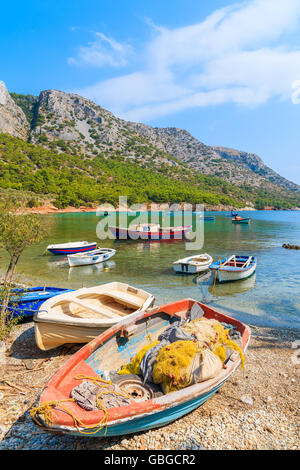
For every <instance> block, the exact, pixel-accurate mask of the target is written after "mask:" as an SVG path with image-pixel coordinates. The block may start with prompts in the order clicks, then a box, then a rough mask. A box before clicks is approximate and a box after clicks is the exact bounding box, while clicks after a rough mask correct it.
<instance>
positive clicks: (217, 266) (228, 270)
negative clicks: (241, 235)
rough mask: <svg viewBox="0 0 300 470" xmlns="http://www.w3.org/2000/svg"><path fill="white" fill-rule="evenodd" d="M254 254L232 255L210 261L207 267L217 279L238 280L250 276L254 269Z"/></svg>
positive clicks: (221, 280) (223, 280) (255, 261)
mask: <svg viewBox="0 0 300 470" xmlns="http://www.w3.org/2000/svg"><path fill="white" fill-rule="evenodd" d="M256 264H257V260H256V257H255V256H240V255H232V256H230V257H228V258H224V259H222V260H220V261H216V262H215V263H212V264H211V265H210V267H209V269H210V270H211V271H214V273H215V276H216V279H217V281H219V282H228V281H239V280H241V279H246V278H247V277H250V276H251V275H252V274H253V273H254V272H255V270H256Z"/></svg>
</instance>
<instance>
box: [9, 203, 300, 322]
mask: <svg viewBox="0 0 300 470" xmlns="http://www.w3.org/2000/svg"><path fill="white" fill-rule="evenodd" d="M209 214H213V215H215V216H216V218H215V221H214V222H210V221H207V222H204V235H205V237H204V240H205V243H204V247H203V249H202V250H201V251H202V252H207V253H209V254H210V255H211V256H213V258H214V259H219V257H224V256H227V255H231V254H234V253H235V254H249V255H255V256H257V260H258V264H257V270H256V273H255V274H254V275H253V276H252V277H250V278H249V279H246V280H243V281H237V282H232V283H227V284H217V285H214V283H213V278H212V277H210V276H209V275H205V276H204V277H200V276H193V275H181V274H175V273H174V271H173V269H172V263H173V261H176V260H177V259H178V258H184V257H186V256H189V255H194V254H196V253H197V252H195V251H186V249H185V242H184V241H176V242H162V243H161V242H142V241H131V240H130V241H112V240H104V241H101V240H98V244H99V245H100V246H106V247H114V248H115V249H116V250H117V253H116V255H115V256H114V257H113V258H112V259H111V260H110V261H108V262H107V263H106V264H104V265H103V264H98V265H94V266H85V267H76V268H69V267H68V264H67V259H66V258H64V257H60V256H53V255H49V254H45V249H46V246H47V245H48V244H49V243H63V242H68V241H76V240H88V241H97V237H96V225H97V223H98V221H99V218H98V217H97V216H96V214H94V213H78V214H57V215H48V216H44V217H45V221H46V220H47V221H48V222H49V236H48V238H47V239H46V240H45V241H44V242H43V243H41V244H40V245H37V246H34V247H32V248H30V249H28V250H26V251H25V252H24V254H23V256H22V258H21V260H20V264H19V268H18V271H19V273H20V275H21V276H22V277H23V279H30V280H31V283H32V284H33V285H43V284H47V285H52V286H59V287H69V288H73V289H77V288H80V287H82V286H93V285H97V284H102V283H106V282H111V281H122V282H126V283H129V284H131V285H133V286H137V287H141V288H143V289H145V290H147V291H149V292H151V293H152V294H154V295H155V298H156V305H158V304H161V303H165V302H170V301H174V300H178V299H181V298H184V297H192V298H194V299H198V300H200V301H202V302H204V303H207V304H210V305H213V306H215V307H217V308H218V309H219V310H220V311H223V312H225V313H229V314H231V315H232V316H234V317H236V318H238V319H240V320H242V321H245V322H249V323H252V324H256V325H266V326H285V327H297V328H300V251H296V250H286V249H284V248H282V247H281V245H282V243H284V242H290V243H296V244H300V212H297V211H276V212H272V211H259V212H257V211H253V212H243V216H250V217H251V218H252V223H251V224H250V225H249V226H248V225H245V226H243V225H234V224H232V222H231V219H230V218H228V217H226V214H228V213H225V212H224V213H222V212H216V213H209ZM194 217H197V216H194ZM194 222H195V218H194ZM6 263H7V256H6V254H5V252H4V251H3V250H2V251H1V252H0V269H1V270H2V271H3V270H4V268H5V266H6Z"/></svg>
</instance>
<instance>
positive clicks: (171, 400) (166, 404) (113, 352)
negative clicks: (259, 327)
mask: <svg viewBox="0 0 300 470" xmlns="http://www.w3.org/2000/svg"><path fill="white" fill-rule="evenodd" d="M195 309H196V310H197V309H200V310H201V315H202V316H201V318H203V319H204V320H205V321H208V320H210V319H211V320H213V321H215V320H217V322H220V323H221V325H224V328H225V327H226V331H231V330H232V331H233V333H229V334H230V335H231V334H232V335H233V336H232V337H233V338H235V336H234V335H237V336H238V338H239V339H238V341H239V348H240V353H239V352H238V351H236V350H235V351H233V352H232V353H230V354H229V356H228V358H226V361H225V362H224V365H223V367H222V368H221V369H220V370H219V371H218V372H217V375H215V376H213V377H212V378H208V380H205V381H202V382H200V383H194V384H193V385H188V386H186V387H185V388H181V389H178V390H176V391H171V392H169V393H164V392H163V393H161V392H160V393H159V392H156V391H155V390H153V389H150V388H149V387H147V384H146V385H145V384H144V383H143V381H142V380H141V381H140V382H137V381H136V380H135V381H134V380H133V383H131V382H130V380H129V379H130V377H132V376H129V379H127V381H126V377H128V376H126V375H124V376H122V375H121V376H119V377H121V379H122V377H123V381H124V382H123V383H122V384H121V383H119V385H120V386H122V388H123V392H124V391H126V394H127V398H128V395H129V400H128V402H127V403H125V404H124V403H122V404H121V405H117V406H113V407H109V408H107V409H105V408H104V407H99V406H98V403H97V408H96V409H94V410H87V409H84V408H83V407H81V406H79V405H78V403H77V402H76V401H74V400H72V399H71V398H70V397H71V396H72V395H71V394H72V391H73V389H74V388H76V387H77V386H78V384H80V385H82V383H83V382H84V381H85V380H88V381H90V383H91V384H96V383H97V384H101V383H102V386H103V387H104V386H105V380H103V378H104V377H105V373H107V372H108V371H112V370H117V369H118V368H120V367H122V366H123V365H124V364H127V363H128V362H130V360H131V359H132V358H133V356H134V355H135V354H137V353H138V352H139V351H140V350H141V348H143V347H145V346H147V345H148V344H149V338H151V339H150V341H151V342H152V341H156V340H157V339H158V338H159V336H160V334H161V333H162V332H164V331H165V330H166V329H167V328H169V327H170V326H173V325H174V322H175V323H176V322H177V323H178V320H180V319H183V320H185V321H186V320H189V318H191V315H192V312H193V311H195ZM192 328H193V326H192ZM228 337H229V336H228ZM249 340H250V329H249V327H247V326H246V325H244V324H243V323H241V322H240V321H238V320H236V319H234V318H231V317H229V316H227V315H225V314H222V313H220V312H218V311H216V310H215V309H213V308H211V307H208V306H207V305H204V304H202V303H199V302H197V301H195V300H193V299H183V300H180V301H177V302H173V303H170V304H166V305H163V306H161V307H156V308H154V309H151V310H148V311H144V312H138V313H136V314H134V315H133V316H130V317H128V318H127V319H124V320H122V321H121V322H119V323H118V324H117V325H114V326H113V327H111V328H110V329H108V330H106V331H105V332H104V333H102V334H101V335H100V336H98V337H97V338H95V339H94V340H93V341H91V342H90V343H88V344H87V345H86V346H84V347H83V348H82V349H80V351H78V352H77V353H75V354H74V355H73V356H72V357H71V358H70V359H69V360H68V361H67V362H66V363H65V364H64V365H63V366H62V367H61V369H59V370H58V372H57V373H56V374H55V375H54V376H53V377H52V378H51V379H50V381H49V382H48V383H47V384H46V386H45V387H44V389H43V390H42V393H41V396H40V399H39V405H38V407H36V408H34V409H32V410H31V416H32V418H33V420H34V422H35V424H37V425H38V426H40V427H42V428H43V429H44V430H48V431H54V432H62V433H67V434H77V435H92V436H93V437H100V436H105V435H106V436H116V435H121V434H130V433H134V432H138V431H144V430H147V429H151V428H157V427H160V426H163V425H166V424H168V423H170V422H172V421H174V420H175V419H178V418H180V417H181V416H183V415H185V414H187V413H189V412H190V411H192V410H194V409H195V408H198V407H199V406H200V405H202V404H203V403H204V402H205V401H206V400H207V399H208V398H209V397H210V396H211V395H213V394H214V393H215V392H216V391H217V390H218V389H219V388H220V387H222V386H223V385H224V383H225V382H226V380H227V379H228V378H229V377H230V376H231V375H232V374H233V373H234V371H235V370H236V369H237V368H238V367H239V365H240V364H241V353H244V352H245V351H246V349H247V346H248V344H249ZM214 342H216V341H214ZM225 364H226V365H225ZM133 377H135V376H133ZM137 377H138V376H137ZM131 380H132V379H131ZM101 381H102V382H101ZM109 383H110V384H111V383H112V382H106V384H109ZM106 386H107V385H106ZM104 393H109V392H104ZM119 395H120V393H119ZM123 396H124V393H123Z"/></svg>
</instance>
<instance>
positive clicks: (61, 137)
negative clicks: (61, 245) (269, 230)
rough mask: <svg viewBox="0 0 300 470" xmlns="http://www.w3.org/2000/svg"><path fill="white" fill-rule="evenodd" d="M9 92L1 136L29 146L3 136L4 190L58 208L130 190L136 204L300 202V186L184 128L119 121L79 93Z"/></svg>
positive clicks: (1, 116)
mask: <svg viewBox="0 0 300 470" xmlns="http://www.w3.org/2000/svg"><path fill="white" fill-rule="evenodd" d="M1 83H2V82H1ZM5 90H6V88H5V86H4V84H2V95H3V96H5V100H4V101H5V103H6V104H5V105H3V106H2V107H1V106H0V132H1V131H3V132H4V133H6V134H10V135H13V136H17V137H20V138H21V139H24V140H27V142H28V143H27V144H26V143H25V142H23V143H22V141H19V140H13V141H12V140H6V139H8V137H6V136H5V135H2V136H1V148H0V151H1V154H0V159H1V158H2V163H1V171H2V172H4V173H2V178H1V181H0V186H1V187H13V188H16V186H18V185H19V187H20V189H26V190H29V191H34V192H36V193H38V192H41V193H44V192H47V191H49V192H51V193H53V194H55V195H56V196H55V197H56V200H57V203H58V204H61V205H64V204H67V201H69V202H70V200H71V199H72V197H73V199H74V201H73V202H74V203H76V204H79V203H85V202H92V201H98V200H101V201H103V202H104V198H107V199H106V202H109V200H108V199H109V198H110V199H114V200H115V196H116V195H117V194H126V190H127V192H129V193H130V194H131V198H132V200H135V201H136V200H137V199H139V202H145V201H152V200H153V201H156V200H159V201H161V202H172V201H175V202H181V201H186V202H194V203H196V202H198V203H201V202H205V203H206V204H208V205H213V206H218V205H224V204H225V205H229V206H230V205H232V206H237V207H241V206H243V205H244V206H245V205H247V206H253V207H256V208H262V207H264V206H271V207H275V208H292V207H296V206H299V205H300V187H299V186H297V185H296V184H294V183H292V182H290V181H287V180H285V179H284V178H282V177H281V176H279V175H277V174H276V173H275V172H273V171H272V170H271V169H270V168H268V167H266V166H265V165H264V164H263V162H262V161H261V159H260V158H259V157H258V156H256V155H252V154H248V153H246V152H238V151H236V150H232V149H224V148H222V147H210V146H207V145H205V144H203V143H201V142H199V141H198V140H197V139H195V138H194V137H193V136H192V135H191V134H189V133H188V132H187V131H185V130H182V129H178V128H166V129H160V128H152V127H150V126H147V125H145V124H139V123H132V122H127V121H124V120H122V119H118V118H117V117H115V116H114V115H113V114H112V113H110V112H109V111H107V110H105V109H103V108H101V107H100V106H98V105H96V104H95V103H93V102H91V101H90V100H87V99H85V98H83V97H81V96H78V95H75V94H68V93H64V92H61V91H57V90H46V91H43V92H41V93H40V95H39V97H36V96H32V95H20V94H17V93H11V94H10V95H9V94H8V92H7V90H6V91H5ZM0 97H1V95H0ZM2 101H3V100H2ZM0 102H1V101H0ZM7 120H9V121H10V122H11V125H10V127H9V128H8V127H7V125H5V122H7ZM14 122H15V128H14ZM23 144H24V145H23ZM26 145H27V147H26ZM12 149H15V151H16V154H15V155H14V154H13V151H12ZM18 155H19V157H20V158H21V161H22V165H25V170H24V171H23V176H22V172H21V171H20V170H18V169H17V166H18V163H17V160H18ZM5 159H6V160H5ZM51 171H52V173H53V174H51V175H50V173H51ZM98 171H100V173H97V172H98ZM49 172H50V173H49ZM57 172H59V173H60V175H58V174H57ZM118 172H119V173H118ZM29 173H31V176H29ZM54 173H55V174H54ZM125 175H126V176H125ZM50 176H51V177H50ZM64 177H65V179H64ZM45 178H46V179H45ZM47 178H50V180H49V182H48V183H49V184H47ZM143 178H144V179H145V183H144V184H143V183H141V182H142V181H143ZM66 181H68V184H67V185H68V187H65V183H66ZM50 183H51V184H50ZM50 187H51V190H50V189H49V188H50ZM79 187H80V188H79ZM62 188H64V190H63V189H62ZM16 189H17V188H16ZM84 191H86V192H87V194H84ZM121 191H123V193H122V192H121ZM124 191H125V192H124ZM63 192H64V194H65V196H63ZM72 194H73V196H72ZM213 196H214V197H213ZM142 199H143V200H142Z"/></svg>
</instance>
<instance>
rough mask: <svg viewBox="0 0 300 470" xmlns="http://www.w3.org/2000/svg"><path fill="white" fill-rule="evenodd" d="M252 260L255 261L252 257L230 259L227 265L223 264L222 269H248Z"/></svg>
mask: <svg viewBox="0 0 300 470" xmlns="http://www.w3.org/2000/svg"><path fill="white" fill-rule="evenodd" d="M252 260H253V257H252V256H243V257H240V256H233V257H231V258H229V259H228V260H227V261H226V262H225V263H222V267H223V266H227V267H228V266H230V267H234V268H246V267H247V266H249V264H250V263H251V261H252Z"/></svg>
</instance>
